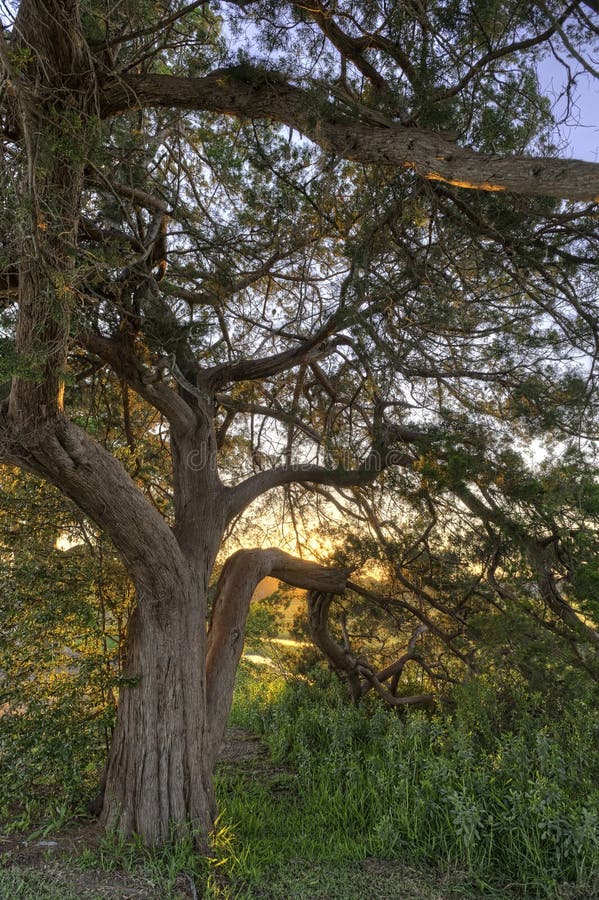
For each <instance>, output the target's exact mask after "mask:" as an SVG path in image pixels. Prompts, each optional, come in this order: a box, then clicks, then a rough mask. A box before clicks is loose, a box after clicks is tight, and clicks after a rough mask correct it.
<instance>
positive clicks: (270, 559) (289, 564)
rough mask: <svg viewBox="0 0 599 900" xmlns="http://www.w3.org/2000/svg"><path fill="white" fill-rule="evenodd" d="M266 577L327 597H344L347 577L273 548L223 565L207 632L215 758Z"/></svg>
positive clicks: (249, 552)
mask: <svg viewBox="0 0 599 900" xmlns="http://www.w3.org/2000/svg"><path fill="white" fill-rule="evenodd" d="M267 576H271V577H273V578H278V579H279V580H280V581H284V582H285V583H286V584H290V585H292V586H293V587H299V588H305V589H306V590H315V591H326V592H327V593H329V592H330V593H342V592H343V591H344V590H345V582H346V579H347V573H346V572H343V571H340V570H338V569H328V568H325V567H324V566H320V565H318V563H314V562H308V561H306V560H303V559H297V558H296V557H293V556H290V555H289V554H288V553H284V552H283V551H282V550H278V549H276V548H272V549H269V550H239V551H238V552H237V553H234V554H233V556H231V557H230V558H229V559H228V560H227V562H226V563H225V565H224V567H223V570H222V573H221V576H220V578H219V580H218V585H217V590H216V598H215V600H214V605H213V608H212V619H211V622H210V630H209V632H208V654H207V660H206V676H207V700H208V713H209V716H208V719H209V721H210V723H211V725H210V728H211V734H210V741H209V745H210V747H211V752H212V753H213V755H215V754H216V753H217V752H218V749H219V747H220V743H221V740H222V737H223V734H224V730H225V727H226V724H227V718H228V715H229V709H230V707H231V700H232V696H233V684H234V681H235V673H236V671H237V665H238V663H239V659H240V657H241V653H242V651H243V642H244V635H245V626H246V621H247V614H248V610H249V606H250V601H251V599H252V595H253V593H254V591H255V589H256V587H257V586H258V584H259V583H260V582H261V581H262V579H263V578H266V577H267Z"/></svg>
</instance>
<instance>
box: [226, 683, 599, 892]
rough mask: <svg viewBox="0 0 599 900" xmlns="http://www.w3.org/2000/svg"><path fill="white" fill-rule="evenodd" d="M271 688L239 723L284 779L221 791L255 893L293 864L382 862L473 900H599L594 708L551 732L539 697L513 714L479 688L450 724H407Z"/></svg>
mask: <svg viewBox="0 0 599 900" xmlns="http://www.w3.org/2000/svg"><path fill="white" fill-rule="evenodd" d="M268 678H269V676H268V675H265V674H264V673H263V672H262V673H260V676H259V679H260V680H258V681H257V680H256V678H255V677H250V676H248V675H247V674H246V676H245V678H242V679H240V682H239V685H238V691H237V696H236V703H235V708H234V713H233V718H234V721H235V722H236V723H237V724H241V725H245V726H246V727H248V728H250V729H252V730H254V731H258V732H260V733H262V734H263V735H264V738H265V740H266V741H267V742H268V744H269V747H270V749H271V753H272V754H273V759H274V762H275V764H276V765H277V766H278V767H279V769H278V771H275V773H274V774H271V775H270V776H265V775H260V773H258V772H256V771H255V768H254V770H249V771H246V772H239V771H236V770H232V769H224V770H223V771H222V772H221V775H220V777H219V785H218V787H219V796H220V802H221V808H222V810H223V816H222V822H223V823H226V825H228V827H229V829H230V838H229V848H230V859H229V862H228V870H229V871H230V872H232V873H234V874H236V875H237V876H238V877H239V878H241V879H242V880H245V881H246V882H247V883H248V884H250V885H252V884H254V885H258V884H260V882H261V881H262V880H263V879H264V877H265V873H266V872H269V871H270V872H271V873H272V872H276V871H279V870H281V869H283V868H284V867H285V865H286V864H287V863H288V861H289V860H291V859H302V860H307V861H309V865H317V866H319V865H324V864H327V863H329V864H333V865H334V866H347V865H349V864H351V863H358V862H359V861H360V860H364V859H366V858H374V859H381V860H396V861H402V862H403V863H406V864H408V865H409V866H412V867H416V868H418V869H419V870H420V871H431V870H433V871H435V870H436V871H438V872H441V873H443V874H445V875H446V876H448V877H452V875H453V874H455V873H456V872H459V873H462V874H461V885H462V889H463V890H466V891H467V890H470V894H468V893H466V894H464V896H481V897H482V896H500V895H501V896H512V897H524V896H530V897H544V898H550V897H558V896H564V897H566V896H567V897H579V898H581V900H582V898H584V900H588V898H590V897H593V896H598V897H599V747H598V744H599V742H598V741H597V736H598V735H599V717H598V716H597V713H596V712H595V711H594V710H593V709H592V708H590V707H589V706H586V705H584V704H582V702H581V704H580V705H579V706H578V708H575V707H573V706H572V705H570V706H568V707H567V708H566V709H564V710H561V711H559V710H555V711H554V712H555V713H556V715H554V716H553V717H550V716H548V715H547V714H546V711H545V710H544V709H543V707H542V705H539V698H534V697H519V698H516V699H515V700H512V701H510V703H509V704H508V707H507V708H506V707H505V705H503V706H502V703H501V701H500V700H498V699H497V697H496V696H495V693H494V691H493V690H491V689H490V688H486V687H485V686H484V685H482V684H481V685H478V686H475V687H472V688H469V689H468V691H467V692H466V693H465V694H464V695H463V696H462V698H461V704H460V706H459V707H458V711H457V712H454V713H453V714H451V715H449V714H443V715H441V714H437V715H433V716H430V715H426V714H423V713H419V712H411V713H409V714H408V715H404V716H401V717H399V716H397V715H394V714H393V713H391V712H389V711H387V710H385V709H382V708H381V707H380V706H374V707H373V708H372V709H371V710H368V709H359V710H356V709H354V708H352V707H350V706H348V705H347V703H346V702H345V698H344V697H343V695H342V694H341V693H340V692H339V691H337V690H336V689H335V688H329V689H328V690H327V691H326V692H325V693H324V694H323V692H322V691H320V690H315V689H313V688H309V687H308V686H307V685H305V684H304V685H302V684H300V685H295V686H289V685H283V684H281V683H280V682H277V681H276V680H270V681H269V680H268ZM265 679H266V680H265ZM271 883H272V880H271ZM456 889H457V888H456ZM273 896H274V895H273ZM381 896H385V895H384V894H383V895H381Z"/></svg>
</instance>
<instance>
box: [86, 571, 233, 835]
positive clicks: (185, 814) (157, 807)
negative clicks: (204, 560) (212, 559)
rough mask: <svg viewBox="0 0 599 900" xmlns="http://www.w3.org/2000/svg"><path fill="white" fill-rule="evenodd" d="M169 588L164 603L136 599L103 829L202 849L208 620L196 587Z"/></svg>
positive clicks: (209, 816)
mask: <svg viewBox="0 0 599 900" xmlns="http://www.w3.org/2000/svg"><path fill="white" fill-rule="evenodd" d="M168 587H169V589H170V591H171V592H172V595H171V596H168V597H167V596H164V595H160V596H156V595H152V596H149V597H148V596H144V594H143V593H142V591H138V605H137V608H136V610H135V613H134V615H133V618H132V621H131V625H130V632H129V637H128V656H127V663H126V668H125V672H124V678H125V680H126V682H128V683H126V684H125V686H124V687H123V688H122V689H121V693H120V699H119V712H118V723H117V727H116V730H115V733H114V736H113V742H112V747H111V752H110V760H109V765H108V769H107V774H106V787H105V793H104V805H103V809H102V814H101V821H102V822H103V823H104V824H105V825H106V826H107V827H108V828H116V829H118V830H119V832H121V833H122V834H124V835H126V836H131V835H132V834H134V833H135V834H140V835H142V836H143V838H144V841H145V843H146V844H148V845H159V844H162V843H164V842H165V841H166V840H168V838H169V836H171V833H172V831H173V830H175V831H178V832H179V833H180V832H181V831H182V830H184V831H185V832H186V833H189V831H190V830H192V832H193V833H195V835H196V838H197V840H198V843H199V844H200V846H202V847H203V848H204V849H206V847H207V836H208V834H209V833H210V830H211V828H212V825H213V823H214V818H215V815H216V805H215V800H214V795H213V790H212V781H211V774H212V773H211V770H210V768H209V767H208V766H207V756H206V754H205V753H204V739H205V733H204V731H205V725H206V708H205V689H204V674H203V673H204V666H203V662H204V658H205V656H204V654H205V640H206V637H205V619H204V616H203V614H202V604H201V603H199V602H198V597H199V592H198V587H199V586H198V584H197V583H196V582H195V581H194V580H193V579H191V578H190V579H188V580H186V581H185V582H182V581H181V580H180V579H178V578H176V576H175V577H172V578H171V579H170V584H169V585H168Z"/></svg>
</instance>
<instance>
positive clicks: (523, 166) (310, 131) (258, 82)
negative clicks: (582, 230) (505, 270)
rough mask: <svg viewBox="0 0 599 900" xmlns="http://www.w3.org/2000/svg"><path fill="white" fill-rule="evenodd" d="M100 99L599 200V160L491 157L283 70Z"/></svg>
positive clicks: (448, 178) (149, 87) (527, 189)
mask: <svg viewBox="0 0 599 900" xmlns="http://www.w3.org/2000/svg"><path fill="white" fill-rule="evenodd" d="M101 104H102V110H103V114H104V115H105V116H109V115H116V114H118V113H120V112H124V111H125V110H128V109H135V108H137V107H139V106H142V107H143V106H145V107H148V106H152V107H165V106H170V107H175V108H178V109H189V110H207V111H210V112H218V113H223V114H225V115H230V116H237V117H241V118H251V119H268V120H271V121H275V122H281V123H283V124H286V125H289V126H291V127H292V128H296V129H297V130H298V131H300V132H302V133H303V134H305V135H306V137H308V138H310V139H311V140H313V141H315V143H317V144H319V145H320V146H321V147H323V148H324V149H326V150H328V151H329V152H331V153H334V154H336V155H338V156H340V157H343V158H345V159H351V160H355V161H357V162H361V163H367V164H375V165H388V166H392V167H395V168H398V167H399V168H404V169H412V170H413V171H415V172H417V173H418V174H419V175H421V176H422V177H424V178H427V179H429V180H431V181H443V182H445V183H446V184H451V185H455V186H457V187H463V188H469V189H472V190H482V191H491V192H501V191H513V192H514V193H517V194H523V195H525V196H531V197H539V196H546V197H556V198H560V199H561V198H563V199H566V200H581V201H582V200H590V201H599V163H591V162H584V161H581V160H576V159H550V158H545V157H531V156H490V155H488V154H484V153H480V152H478V151H477V150H474V149H472V148H471V147H460V146H458V145H457V144H454V143H453V142H452V141H449V140H447V139H446V138H444V137H443V136H442V135H440V134H437V133H436V132H434V131H431V130H426V129H422V128H411V127H406V126H403V125H398V124H395V123H392V122H390V123H389V124H388V125H383V124H378V123H365V122H363V121H358V120H353V119H351V118H350V117H348V116H344V115H342V114H341V113H340V112H339V111H338V110H336V109H335V107H334V106H333V105H332V104H331V103H329V102H327V100H326V99H325V98H323V99H320V98H318V99H317V98H316V97H314V96H312V95H311V94H309V93H308V92H307V91H304V90H302V89H301V88H297V87H295V86H293V85H290V84H287V83H285V82H284V80H283V79H282V78H281V76H280V75H278V74H277V73H276V72H273V73H270V72H264V71H260V70H258V69H256V70H252V69H251V68H250V67H247V68H244V69H243V70H242V69H240V68H231V69H222V70H219V71H216V72H212V73H211V74H210V75H207V76H206V77H205V78H196V79H193V78H181V77H176V76H171V75H128V76H126V77H124V78H120V79H119V80H118V81H116V80H115V81H107V82H106V83H105V84H104V85H103V89H102V92H101Z"/></svg>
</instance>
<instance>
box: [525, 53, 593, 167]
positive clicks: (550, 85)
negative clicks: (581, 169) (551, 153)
mask: <svg viewBox="0 0 599 900" xmlns="http://www.w3.org/2000/svg"><path fill="white" fill-rule="evenodd" d="M569 62H571V60H569ZM575 65H577V64H575ZM577 70H578V71H579V72H580V66H578V65H577ZM537 71H538V73H539V83H540V86H541V89H542V91H543V93H545V94H547V96H548V97H550V98H551V100H552V101H554V102H555V104H556V109H555V112H556V113H557V118H558V119H559V118H560V116H561V115H563V114H564V112H565V102H564V98H563V89H564V84H565V78H566V70H565V69H564V67H563V66H562V65H561V64H560V63H558V62H557V60H556V59H554V58H553V57H547V58H545V59H544V60H542V61H541V62H540V63H538V64H537ZM575 72H576V69H575V70H574V73H575ZM572 99H573V101H574V102H573V105H572V109H571V115H570V119H569V120H568V122H567V123H564V124H563V125H560V127H559V131H558V135H559V138H558V142H559V144H560V147H562V152H561V154H560V155H562V156H569V157H572V158H574V159H587V160H590V161H591V162H599V79H597V78H593V76H592V75H590V74H589V73H587V72H580V74H578V75H576V87H575V89H574V93H573V97H572ZM563 145H565V146H563Z"/></svg>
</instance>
